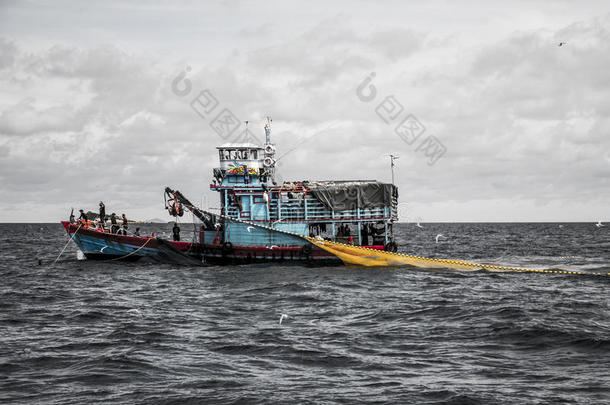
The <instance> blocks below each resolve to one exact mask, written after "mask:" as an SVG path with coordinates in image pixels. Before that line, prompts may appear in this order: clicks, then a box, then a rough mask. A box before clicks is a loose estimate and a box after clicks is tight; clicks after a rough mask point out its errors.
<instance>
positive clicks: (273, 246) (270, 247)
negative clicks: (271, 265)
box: [267, 245, 279, 249]
mask: <svg viewBox="0 0 610 405" xmlns="http://www.w3.org/2000/svg"><path fill="white" fill-rule="evenodd" d="M276 247H279V246H277V245H271V246H267V249H273V248H276Z"/></svg>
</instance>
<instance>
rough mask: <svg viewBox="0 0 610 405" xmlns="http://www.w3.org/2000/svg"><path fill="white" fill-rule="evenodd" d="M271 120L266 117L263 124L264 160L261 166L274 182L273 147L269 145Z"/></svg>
mask: <svg viewBox="0 0 610 405" xmlns="http://www.w3.org/2000/svg"><path fill="white" fill-rule="evenodd" d="M272 122H273V120H272V119H271V117H267V123H266V124H265V145H263V149H264V151H265V159H264V161H263V164H264V166H265V170H266V171H267V172H268V173H269V177H271V180H272V181H275V146H274V145H273V144H272V143H271V123H272Z"/></svg>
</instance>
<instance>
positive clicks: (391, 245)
mask: <svg viewBox="0 0 610 405" xmlns="http://www.w3.org/2000/svg"><path fill="white" fill-rule="evenodd" d="M383 250H385V251H386V252H392V253H396V252H398V245H397V244H396V242H394V241H391V242H388V243H387V244H386V245H385V246H384V247H383Z"/></svg>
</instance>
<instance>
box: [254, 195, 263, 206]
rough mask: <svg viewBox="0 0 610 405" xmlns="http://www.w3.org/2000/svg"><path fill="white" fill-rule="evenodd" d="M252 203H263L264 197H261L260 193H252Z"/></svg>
mask: <svg viewBox="0 0 610 405" xmlns="http://www.w3.org/2000/svg"><path fill="white" fill-rule="evenodd" d="M252 203H253V204H264V203H265V199H264V198H263V196H262V195H254V196H252Z"/></svg>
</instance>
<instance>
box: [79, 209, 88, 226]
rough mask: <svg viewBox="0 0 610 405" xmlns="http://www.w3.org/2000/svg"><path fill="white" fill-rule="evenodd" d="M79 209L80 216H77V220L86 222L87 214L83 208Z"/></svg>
mask: <svg viewBox="0 0 610 405" xmlns="http://www.w3.org/2000/svg"><path fill="white" fill-rule="evenodd" d="M79 211H80V217H78V219H79V220H83V221H84V222H85V223H87V219H88V218H87V214H85V211H83V210H79Z"/></svg>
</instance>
